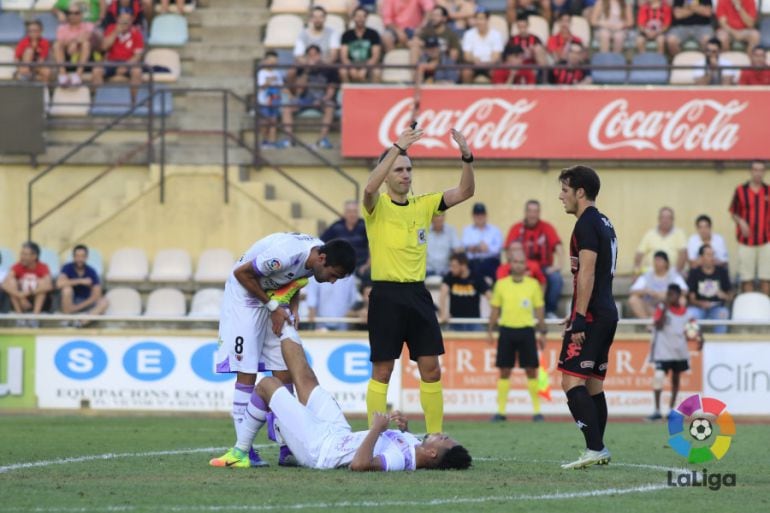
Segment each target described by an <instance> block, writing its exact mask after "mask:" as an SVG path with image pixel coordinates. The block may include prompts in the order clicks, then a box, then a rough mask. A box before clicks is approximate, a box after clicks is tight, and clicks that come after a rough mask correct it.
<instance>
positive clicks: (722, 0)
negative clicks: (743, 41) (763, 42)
mask: <svg viewBox="0 0 770 513" xmlns="http://www.w3.org/2000/svg"><path fill="white" fill-rule="evenodd" d="M741 7H743V11H744V12H745V13H746V14H748V15H749V17H751V18H753V19H754V21H755V22H756V19H757V3H756V2H755V0H741ZM716 18H717V20H719V19H720V18H727V24H728V25H729V26H730V28H733V29H737V30H741V29H747V28H754V27H748V26H746V23H744V21H743V19H742V18H741V15H740V14H738V10H737V9H736V8H735V6H734V5H733V2H732V0H719V4H717V15H716Z"/></svg>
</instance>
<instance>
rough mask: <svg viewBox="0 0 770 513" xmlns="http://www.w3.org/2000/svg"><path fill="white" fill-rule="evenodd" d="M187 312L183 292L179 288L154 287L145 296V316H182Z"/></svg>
mask: <svg viewBox="0 0 770 513" xmlns="http://www.w3.org/2000/svg"><path fill="white" fill-rule="evenodd" d="M186 313H187V305H186V303H185V299H184V294H182V291H181V290H177V289H170V288H163V289H155V290H153V291H152V292H150V295H149V296H148V297H147V307H146V308H145V310H144V315H146V316H159V317H184V316H185V314H186Z"/></svg>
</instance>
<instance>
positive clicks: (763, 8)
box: [759, 0, 770, 14]
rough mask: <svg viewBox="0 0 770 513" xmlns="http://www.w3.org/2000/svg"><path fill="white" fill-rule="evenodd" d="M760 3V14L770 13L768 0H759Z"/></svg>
mask: <svg viewBox="0 0 770 513" xmlns="http://www.w3.org/2000/svg"><path fill="white" fill-rule="evenodd" d="M759 2H760V4H761V8H760V12H761V13H762V14H770V2H768V1H767V0H759Z"/></svg>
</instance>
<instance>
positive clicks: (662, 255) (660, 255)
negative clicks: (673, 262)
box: [652, 251, 669, 263]
mask: <svg viewBox="0 0 770 513" xmlns="http://www.w3.org/2000/svg"><path fill="white" fill-rule="evenodd" d="M652 258H653V259H655V258H662V259H663V260H665V261H666V263H669V262H668V253H666V252H665V251H656V252H655V254H653V255H652Z"/></svg>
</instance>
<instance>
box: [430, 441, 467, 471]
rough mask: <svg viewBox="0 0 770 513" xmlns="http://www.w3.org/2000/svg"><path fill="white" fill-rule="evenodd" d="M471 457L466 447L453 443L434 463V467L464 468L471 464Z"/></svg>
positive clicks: (445, 468) (442, 468)
mask: <svg viewBox="0 0 770 513" xmlns="http://www.w3.org/2000/svg"><path fill="white" fill-rule="evenodd" d="M471 463H473V458H471V455H470V453H469V452H468V449H466V448H465V447H463V446H462V445H455V446H454V447H452V448H451V449H449V450H448V451H447V452H445V453H444V455H443V456H442V457H441V459H440V460H439V461H438V463H437V464H436V468H437V469H439V470H452V469H454V470H465V469H467V468H468V467H470V466H471Z"/></svg>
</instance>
